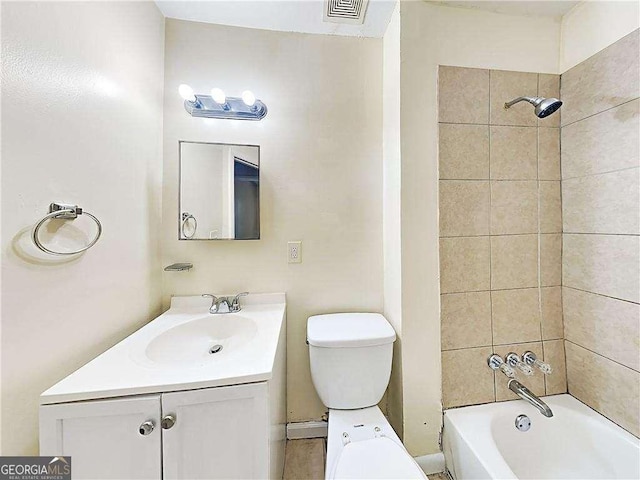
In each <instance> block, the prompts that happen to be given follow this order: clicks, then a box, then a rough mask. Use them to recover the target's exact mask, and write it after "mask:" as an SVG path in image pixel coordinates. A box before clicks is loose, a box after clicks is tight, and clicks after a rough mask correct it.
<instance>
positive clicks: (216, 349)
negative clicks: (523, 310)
mask: <svg viewBox="0 0 640 480" xmlns="http://www.w3.org/2000/svg"><path fill="white" fill-rule="evenodd" d="M221 350H222V345H214V346H213V347H211V348H210V349H209V353H210V354H212V355H213V354H214V353H218V352H219V351H221Z"/></svg>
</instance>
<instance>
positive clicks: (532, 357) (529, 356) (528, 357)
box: [522, 352, 553, 375]
mask: <svg viewBox="0 0 640 480" xmlns="http://www.w3.org/2000/svg"><path fill="white" fill-rule="evenodd" d="M522 359H523V360H524V363H526V364H527V365H532V366H534V367H538V368H539V369H540V371H541V372H542V373H544V374H545V375H550V374H551V372H553V368H551V365H549V364H548V363H544V362H542V361H540V360H538V357H537V356H536V354H535V353H533V352H525V353H524V355H523V356H522Z"/></svg>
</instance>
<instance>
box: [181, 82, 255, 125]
mask: <svg viewBox="0 0 640 480" xmlns="http://www.w3.org/2000/svg"><path fill="white" fill-rule="evenodd" d="M178 93H179V94H180V96H181V97H182V98H183V99H184V109H185V110H186V111H187V112H189V114H190V115H191V116H192V117H204V118H225V119H230V120H262V119H263V118H264V117H265V116H266V115H267V106H266V105H265V104H264V103H262V102H261V101H260V100H258V99H256V96H255V95H254V94H253V92H251V91H249V90H245V91H244V92H242V96H241V97H227V96H226V95H225V93H224V92H223V91H222V90H221V89H220V88H212V89H211V92H210V93H211V95H199V94H195V93H194V92H193V89H192V88H191V87H190V86H189V85H186V84H184V83H183V84H182V85H180V87H179V88H178Z"/></svg>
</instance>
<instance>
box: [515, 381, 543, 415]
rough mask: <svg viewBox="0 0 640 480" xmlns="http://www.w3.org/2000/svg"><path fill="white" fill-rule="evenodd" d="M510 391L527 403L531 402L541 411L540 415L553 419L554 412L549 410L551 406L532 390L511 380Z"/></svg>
mask: <svg viewBox="0 0 640 480" xmlns="http://www.w3.org/2000/svg"><path fill="white" fill-rule="evenodd" d="M507 386H508V387H509V390H511V391H512V392H513V393H515V394H516V395H518V396H519V397H520V398H521V399H522V400H524V401H525V402H529V403H530V404H531V405H533V406H534V407H536V408H537V409H538V410H540V413H541V414H542V415H544V416H545V417H553V412H552V411H551V409H550V408H549V405H547V404H546V403H544V402H543V401H542V400H540V399H539V398H538V397H537V396H536V395H535V394H534V393H533V392H532V391H531V390H529V389H528V388H527V387H525V386H524V385H522V384H521V383H520V382H519V381H517V380H515V379H513V378H512V379H511V380H509V383H508V384H507Z"/></svg>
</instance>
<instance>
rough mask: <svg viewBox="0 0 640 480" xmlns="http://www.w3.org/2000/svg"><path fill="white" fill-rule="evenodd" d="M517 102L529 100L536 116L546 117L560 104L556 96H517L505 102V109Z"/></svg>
mask: <svg viewBox="0 0 640 480" xmlns="http://www.w3.org/2000/svg"><path fill="white" fill-rule="evenodd" d="M518 102H529V103H530V104H531V105H533V106H534V107H535V108H536V116H537V117H538V118H545V117H548V116H549V115H551V114H552V113H553V112H555V111H556V110H558V109H559V108H560V107H561V106H562V102H561V101H560V100H558V99H557V98H543V97H518V98H516V99H514V100H511V101H510V102H507V103H505V104H504V108H505V109H507V108H509V107H511V106H512V105H515V104H516V103H518Z"/></svg>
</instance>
